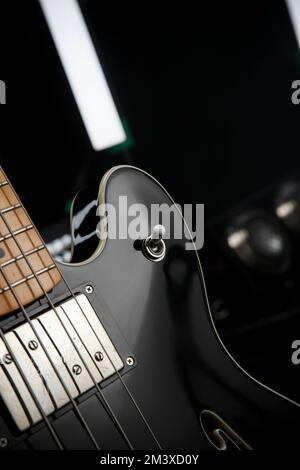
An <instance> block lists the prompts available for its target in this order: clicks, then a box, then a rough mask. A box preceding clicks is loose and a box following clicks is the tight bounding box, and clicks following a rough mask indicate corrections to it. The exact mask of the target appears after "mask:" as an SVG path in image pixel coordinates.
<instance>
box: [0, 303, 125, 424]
mask: <svg viewBox="0 0 300 470" xmlns="http://www.w3.org/2000/svg"><path fill="white" fill-rule="evenodd" d="M32 324H33V325H34V330H35V332H36V334H35V333H34V331H33V329H32V327H31V326H30V324H29V323H24V324H22V325H21V326H19V327H17V328H15V329H14V330H12V331H10V332H8V333H6V334H5V339H6V341H7V347H6V345H5V343H4V341H2V340H1V339H0V395H1V397H2V399H3V401H4V403H5V404H6V406H7V408H8V410H9V411H10V414H11V416H12V418H13V419H14V421H15V423H16V425H17V427H18V428H19V430H20V431H24V430H25V429H27V428H29V427H30V426H32V425H33V424H35V423H37V422H38V421H40V420H41V419H42V416H41V413H40V411H39V408H38V406H37V404H36V401H38V403H39V405H40V407H41V408H42V410H43V411H44V413H45V414H46V415H47V416H48V415H50V414H51V413H53V412H54V411H55V410H57V409H59V408H61V407H62V406H64V405H65V404H67V403H69V402H70V396H71V397H72V398H76V397H78V396H79V395H80V394H82V393H84V392H85V391H87V390H89V389H90V388H92V387H93V385H95V382H96V383H100V382H101V381H102V380H104V379H106V378H107V377H110V376H111V375H113V374H115V373H116V372H117V371H119V370H120V369H122V368H123V367H124V364H123V361H122V359H121V358H120V356H119V354H118V353H117V351H116V349H115V347H114V345H113V343H112V342H111V340H110V338H109V336H108V334H107V333H106V331H105V329H104V328H103V326H102V324H101V322H100V320H99V318H98V316H97V315H96V312H95V311H94V309H93V307H92V306H91V304H90V302H89V301H88V299H87V298H86V296H85V295H83V294H80V295H78V296H77V297H76V299H75V298H73V299H71V300H67V301H66V302H63V303H62V304H61V305H60V306H59V307H57V308H56V311H54V310H48V311H47V312H45V313H42V314H41V315H39V316H37V317H36V318H35V319H34V320H33V321H32ZM9 350H11V353H12V355H10V353H9ZM45 350H46V351H47V353H48V355H49V356H50V358H51V362H52V364H53V365H54V367H53V366H52V364H51V362H50V361H49V359H48V357H47V354H46V353H45ZM11 356H13V357H14V358H15V360H16V363H15V362H14V361H13V360H12V357H11ZM20 371H21V373H20ZM22 375H23V376H25V377H26V379H27V380H28V382H29V384H30V387H31V389H32V390H31V391H30V390H29V388H28V387H27V385H26V382H25V381H24V380H23V377H22ZM63 384H64V385H63ZM66 390H67V391H68V393H67V392H66ZM31 392H33V394H34V396H35V397H34V398H35V399H34V398H33V396H32V394H31Z"/></svg>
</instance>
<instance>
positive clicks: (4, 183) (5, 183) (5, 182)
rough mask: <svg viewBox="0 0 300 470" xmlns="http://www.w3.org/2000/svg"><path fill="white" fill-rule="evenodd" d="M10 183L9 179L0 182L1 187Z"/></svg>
mask: <svg viewBox="0 0 300 470" xmlns="http://www.w3.org/2000/svg"><path fill="white" fill-rule="evenodd" d="M7 185H8V181H6V180H5V181H2V183H0V188H2V186H7Z"/></svg>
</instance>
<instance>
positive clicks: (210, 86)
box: [0, 0, 300, 400]
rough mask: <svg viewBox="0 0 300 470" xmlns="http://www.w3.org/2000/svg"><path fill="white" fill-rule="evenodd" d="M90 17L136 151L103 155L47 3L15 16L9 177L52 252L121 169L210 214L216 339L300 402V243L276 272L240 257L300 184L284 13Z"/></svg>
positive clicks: (265, 5)
mask: <svg viewBox="0 0 300 470" xmlns="http://www.w3.org/2000/svg"><path fill="white" fill-rule="evenodd" d="M80 7H81V9H82V12H83V14H84V17H85V19H86V21H87V24H88V27H89V31H90V33H91V35H92V38H93V40H94V42H95V45H96V47H97V52H98V55H99V57H100V59H101V63H102V66H103V68H104V70H105V74H106V78H107V80H108V83H109V85H110V87H111V90H112V93H113V96H114V99H115V102H116V105H117V107H118V110H119V114H120V116H121V118H122V121H123V125H124V127H125V129H126V132H127V142H126V143H125V145H123V146H122V147H121V148H120V147H117V148H111V149H108V150H105V151H101V152H96V151H94V150H93V148H92V146H91V144H90V141H89V138H88V136H87V133H86V131H85V128H84V126H83V123H82V120H81V117H80V114H79V112H78V109H77V106H76V103H75V101H74V98H73V95H72V92H71V90H70V87H69V84H68V81H67V79H66V76H65V73H64V71H63V68H62V65H61V62H60V60H59V58H58V55H57V51H56V49H55V46H54V43H53V41H52V38H51V36H50V33H49V30H48V28H47V25H46V22H45V19H44V17H43V14H42V11H41V8H40V6H39V4H38V2H37V1H26V2H19V3H18V4H16V5H12V2H6V3H5V2H2V5H1V13H0V17H1V29H0V39H1V42H0V57H1V60H0V79H2V80H5V81H6V83H7V105H6V106H1V109H0V120H1V122H0V124H1V127H0V158H1V164H2V165H3V167H4V168H5V170H6V171H7V172H8V174H9V176H11V179H12V181H13V183H14V185H15V187H16V189H17V191H18V192H19V194H20V196H21V198H22V200H23V202H24V204H25V205H26V207H27V209H28V210H29V212H30V214H31V215H32V217H33V219H34V221H35V222H36V224H37V225H38V227H39V228H40V229H41V230H42V233H43V234H44V235H45V238H46V241H47V242H49V243H52V242H53V240H56V239H60V237H61V236H62V235H64V234H66V233H67V230H68V229H67V224H68V212H69V208H70V201H71V199H72V197H73V196H74V195H75V193H76V192H77V191H78V190H79V189H80V188H81V187H82V186H84V185H86V184H88V183H89V182H91V181H92V180H93V179H94V178H95V176H96V175H99V176H101V175H102V174H103V173H104V172H105V171H106V170H107V169H108V168H110V167H112V166H113V165H116V164H123V163H130V164H134V165H136V166H138V167H141V168H143V169H144V170H146V171H148V172H150V173H151V174H153V175H154V176H155V177H156V178H157V179H158V180H160V181H161V183H162V184H163V185H164V186H165V187H166V188H167V189H168V191H169V192H170V193H171V194H172V196H173V198H174V199H175V200H176V202H179V203H204V204H205V217H206V219H205V222H206V230H207V233H206V239H205V246H204V249H203V250H201V252H200V257H201V259H202V263H203V268H204V274H205V276H206V281H207V287H208V294H209V299H210V303H211V307H212V313H213V315H214V317H215V321H216V324H217V328H218V330H219V332H220V334H221V336H222V337H223V340H224V342H225V344H226V346H227V347H228V349H229V350H230V352H231V353H232V354H233V355H234V357H235V358H236V359H237V360H238V361H239V362H240V363H241V365H243V366H244V367H245V368H246V369H247V370H249V371H250V372H251V373H252V374H253V375H255V376H256V377H257V378H258V379H260V380H262V381H264V382H266V383H267V384H268V385H270V386H273V387H275V388H276V389H277V390H279V391H281V392H282V393H286V394H288V395H289V396H291V397H292V398H294V399H296V400H300V381H299V380H297V377H298V376H299V373H300V365H299V370H298V368H297V366H295V365H293V364H292V362H291V353H292V349H291V343H292V341H294V340H295V339H298V337H299V338H300V295H299V294H298V292H299V287H300V286H299V280H300V276H299V272H298V260H299V255H298V253H299V251H300V250H298V244H299V247H300V235H299V236H298V235H297V231H293V233H291V231H290V230H289V228H287V227H286V226H285V224H283V223H282V221H277V222H278V224H279V225H280V229H279V230H281V231H282V233H284V235H282V237H283V240H284V243H285V240H287V241H286V243H287V244H288V245H289V248H288V249H287V251H289V257H288V258H289V259H288V260H286V259H285V261H284V263H282V266H281V265H280V269H277V266H276V267H274V269H273V268H272V266H273V265H272V263H271V265H270V266H271V268H270V269H268V270H267V272H266V270H265V269H262V268H261V266H260V264H259V262H258V263H256V264H255V266H254V265H251V263H250V264H249V263H248V261H247V260H246V261H245V260H243V259H240V258H239V256H238V255H236V254H235V252H234V250H232V249H231V248H230V247H228V243H227V241H228V240H227V237H228V233H231V232H232V231H234V228H235V227H236V225H239V224H243V223H245V222H243V221H242V222H241V221H240V217H241V216H244V215H245V214H246V215H247V214H248V213H249V211H250V212H251V211H254V213H255V214H256V211H259V214H258V216H259V217H258V218H262V219H264V215H265V214H266V213H267V214H268V216H266V220H267V219H268V217H271V218H272V223H273V218H274V217H275V215H274V214H275V208H276V203H277V200H278V198H279V197H280V194H281V191H282V188H283V187H284V186H285V185H286V184H289V183H290V181H293V182H294V183H295V182H296V183H295V184H297V182H298V173H300V163H299V150H300V139H299V128H298V125H299V116H300V106H299V107H297V106H295V105H293V104H292V102H291V94H292V90H291V84H292V82H293V81H294V80H296V79H300V51H299V48H298V45H297V42H296V38H295V34H294V31H293V28H292V24H291V20H290V17H289V15H288V11H287V8H286V5H285V2H284V1H283V0H282V1H268V2H267V1H253V2H250V3H249V2H248V3H247V4H244V3H242V2H239V3H238V2H236V3H234V4H233V3H231V5H229V4H228V5H227V4H226V5H224V2H219V3H218V2H213V5H212V6H211V8H209V7H207V6H206V7H205V8H204V6H199V7H198V11H197V12H196V11H195V12H189V14H185V13H183V12H179V14H178V15H175V14H173V13H174V12H172V15H171V14H167V15H165V14H163V13H162V12H160V11H157V12H156V11H152V12H149V14H148V13H147V14H146V13H143V14H140V17H139V20H138V21H137V20H135V18H134V17H132V18H131V19H129V20H128V22H127V21H125V19H124V20H123V21H122V22H118V23H117V22H112V20H111V18H110V20H108V19H107V17H106V16H105V14H104V12H103V6H102V2H98V1H95V0H94V1H93V0H85V1H81V2H80ZM2 26H3V27H2ZM299 181H300V178H299ZM261 211H262V212H261ZM251 213H252V212H251ZM255 214H254V215H255ZM255 216H256V215H255ZM254 218H255V217H254ZM236 220H238V222H236ZM277 222H275V225H276V223H277ZM265 223H267V222H265ZM235 224H236V225H235ZM258 225H259V224H258ZM259 227H261V225H259V226H258V229H257V225H255V226H254V228H253V227H252V229H251V230H253V231H254V232H255V231H256V230H259V229H260V228H259ZM275 229H276V227H275ZM275 229H274V230H275ZM230 231H231V232H230ZM255 233H258V232H255ZM255 233H254V235H255ZM280 235H281V232H280V234H279V236H280ZM259 236H260V235H259ZM259 236H258V238H259ZM266 238H268V234H266V232H264V236H263V240H262V242H266ZM267 241H268V240H267ZM257 243H258V244H260V243H261V240H260V239H259V240H258V242H257ZM259 248H260V246H259ZM266 256H267V255H266ZM247 263H248V264H247ZM252 264H253V263H252ZM297 336H298V337H297Z"/></svg>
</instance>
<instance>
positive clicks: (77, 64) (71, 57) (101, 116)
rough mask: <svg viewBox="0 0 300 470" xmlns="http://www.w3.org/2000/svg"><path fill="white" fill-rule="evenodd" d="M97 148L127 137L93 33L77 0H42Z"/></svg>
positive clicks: (76, 98)
mask: <svg viewBox="0 0 300 470" xmlns="http://www.w3.org/2000/svg"><path fill="white" fill-rule="evenodd" d="M39 2H40V5H41V7H42V10H43V13H44V15H45V18H46V21H47V24H48V27H49V30H50V32H51V35H52V37H53V40H54V43H55V46H56V49H57V52H58V54H59V57H60V60H61V62H62V65H63V68H64V70H65V73H66V75H67V78H68V81H69V83H70V86H71V89H72V92H73V95H74V98H75V100H76V103H77V106H78V108H79V111H80V114H81V117H82V120H83V122H84V125H85V128H86V130H87V133H88V135H89V138H90V140H91V143H92V146H93V148H94V149H95V150H103V149H105V148H109V147H112V146H115V145H118V144H121V143H122V142H124V141H125V140H126V134H125V132H124V128H123V126H122V123H121V120H120V117H119V115H118V112H117V109H116V106H115V103H114V101H113V98H112V95H111V92H110V89H109V86H108V84H107V81H106V79H105V76H104V73H103V70H102V67H101V64H100V62H99V59H98V56H97V53H96V50H95V47H94V45H93V42H92V39H91V36H90V34H89V32H88V29H87V26H86V23H85V21H84V18H83V15H82V12H81V10H80V7H79V5H78V2H77V1H76V0H39Z"/></svg>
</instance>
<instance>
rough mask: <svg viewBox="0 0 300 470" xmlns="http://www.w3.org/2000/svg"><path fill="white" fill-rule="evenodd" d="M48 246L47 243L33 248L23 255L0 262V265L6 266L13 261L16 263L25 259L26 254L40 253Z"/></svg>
mask: <svg viewBox="0 0 300 470" xmlns="http://www.w3.org/2000/svg"><path fill="white" fill-rule="evenodd" d="M45 248H46V247H45V245H40V246H38V247H37V248H33V249H32V250H29V251H26V252H25V253H24V254H23V255H22V254H21V255H18V256H16V257H14V258H12V259H10V260H8V261H5V263H2V264H0V267H2V268H5V267H6V266H9V265H10V264H12V263H16V262H17V261H19V260H20V259H24V258H25V257H26V256H30V255H33V254H34V253H38V252H39V251H41V250H44V249H45Z"/></svg>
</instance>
